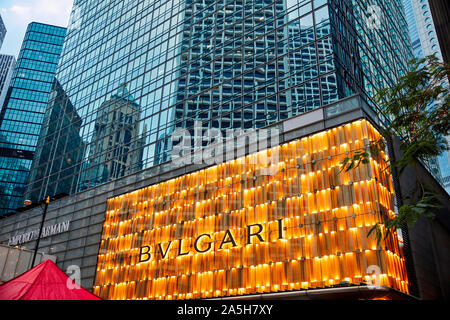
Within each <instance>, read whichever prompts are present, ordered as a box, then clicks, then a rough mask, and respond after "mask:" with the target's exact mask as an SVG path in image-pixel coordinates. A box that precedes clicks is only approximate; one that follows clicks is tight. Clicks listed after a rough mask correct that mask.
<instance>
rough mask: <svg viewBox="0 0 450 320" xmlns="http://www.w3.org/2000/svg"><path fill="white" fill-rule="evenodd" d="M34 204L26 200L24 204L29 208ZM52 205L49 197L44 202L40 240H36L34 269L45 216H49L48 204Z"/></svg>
mask: <svg viewBox="0 0 450 320" xmlns="http://www.w3.org/2000/svg"><path fill="white" fill-rule="evenodd" d="M32 203H33V202H32V201H31V200H25V201H24V202H23V204H24V205H26V206H29V205H31V204H32ZM49 203H50V197H47V198H46V199H45V200H44V212H43V213H42V221H41V227H40V228H39V233H38V238H37V239H36V247H35V248H34V254H33V261H32V262H31V267H32V268H33V267H34V262H35V261H36V255H37V251H38V248H39V242H40V240H41V234H42V228H43V227H44V221H45V216H46V215H47V208H48V204H49Z"/></svg>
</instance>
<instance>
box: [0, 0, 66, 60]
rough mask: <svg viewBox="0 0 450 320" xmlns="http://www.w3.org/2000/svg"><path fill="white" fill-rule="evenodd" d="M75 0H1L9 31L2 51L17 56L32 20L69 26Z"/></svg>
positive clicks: (1, 11) (0, 51) (2, 11)
mask: <svg viewBox="0 0 450 320" xmlns="http://www.w3.org/2000/svg"><path fill="white" fill-rule="evenodd" d="M72 4H73V0H0V14H1V15H2V18H3V22H4V23H5V26H6V29H7V32H6V37H5V40H4V42H3V46H2V48H1V49H0V53H2V54H9V55H13V56H15V57H16V58H17V56H18V54H19V51H20V47H21V46H22V41H23V37H24V36H25V31H26V29H27V26H28V24H29V23H30V22H33V21H35V22H41V23H47V24H53V25H56V26H60V27H67V24H68V22H69V17H70V11H71V10H72Z"/></svg>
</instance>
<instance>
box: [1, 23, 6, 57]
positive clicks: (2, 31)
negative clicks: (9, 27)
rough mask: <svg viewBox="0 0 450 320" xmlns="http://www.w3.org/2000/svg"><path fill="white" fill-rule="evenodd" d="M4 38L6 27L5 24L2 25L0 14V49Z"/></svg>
mask: <svg viewBox="0 0 450 320" xmlns="http://www.w3.org/2000/svg"><path fill="white" fill-rule="evenodd" d="M5 36H6V27H5V24H4V23H3V19H2V15H1V14H0V49H1V48H2V45H3V41H4V40H5Z"/></svg>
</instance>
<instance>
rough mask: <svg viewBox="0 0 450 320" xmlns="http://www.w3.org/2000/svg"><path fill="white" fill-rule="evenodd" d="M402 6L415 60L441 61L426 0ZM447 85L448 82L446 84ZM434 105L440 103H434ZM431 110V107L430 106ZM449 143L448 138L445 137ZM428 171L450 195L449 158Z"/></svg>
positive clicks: (412, 0)
mask: <svg viewBox="0 0 450 320" xmlns="http://www.w3.org/2000/svg"><path fill="white" fill-rule="evenodd" d="M403 5H404V7H405V12H406V13H407V22H408V27H409V35H410V37H411V42H412V44H413V49H414V55H415V57H416V58H419V59H420V58H424V57H427V56H430V55H434V56H436V57H437V58H438V59H439V60H440V61H442V60H443V56H442V52H441V47H440V43H439V41H438V37H437V34H436V29H435V23H434V21H433V16H432V14H431V10H430V3H429V1H428V0H404V1H403ZM446 85H448V82H446ZM435 103H440V102H439V101H436V102H435ZM431 108H432V106H431ZM446 140H447V141H449V140H450V137H446ZM428 166H429V168H430V171H431V172H432V173H433V174H434V175H435V177H436V179H438V180H439V182H440V183H441V185H442V186H443V187H444V188H445V189H446V191H447V193H449V194H450V157H449V153H448V152H444V153H443V154H441V155H440V156H438V157H437V159H432V160H430V161H429V163H428Z"/></svg>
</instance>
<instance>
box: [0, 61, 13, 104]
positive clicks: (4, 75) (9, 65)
mask: <svg viewBox="0 0 450 320" xmlns="http://www.w3.org/2000/svg"><path fill="white" fill-rule="evenodd" d="M15 67H16V58H15V57H14V56H9V55H4V54H0V110H1V108H2V107H3V103H4V102H5V98H6V93H7V92H8V87H9V83H10V81H11V78H12V75H13V72H14V68H15Z"/></svg>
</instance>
